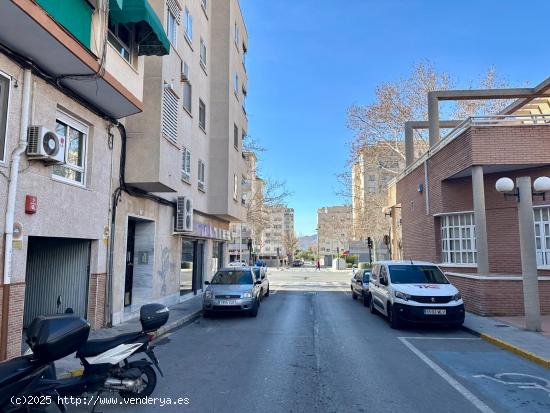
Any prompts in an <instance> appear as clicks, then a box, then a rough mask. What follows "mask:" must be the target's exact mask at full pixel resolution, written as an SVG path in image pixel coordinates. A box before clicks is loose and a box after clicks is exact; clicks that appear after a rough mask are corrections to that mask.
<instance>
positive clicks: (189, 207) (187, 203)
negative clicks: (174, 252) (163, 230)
mask: <svg viewBox="0 0 550 413" xmlns="http://www.w3.org/2000/svg"><path fill="white" fill-rule="evenodd" d="M192 231H193V200H192V199H191V198H189V197H187V196H179V197H178V198H177V199H176V222H175V225H174V232H192Z"/></svg>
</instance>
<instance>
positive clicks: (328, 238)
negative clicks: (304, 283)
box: [317, 205, 353, 265]
mask: <svg viewBox="0 0 550 413" xmlns="http://www.w3.org/2000/svg"><path fill="white" fill-rule="evenodd" d="M352 216H353V212H352V206H351V205H337V206H329V207H322V208H319V209H318V210H317V236H318V245H319V256H320V257H321V260H322V261H323V263H324V265H331V264H332V257H333V256H335V255H336V254H337V253H338V252H339V253H342V252H344V250H345V248H346V246H347V245H348V241H349V240H350V239H351V237H352V233H353V230H352Z"/></svg>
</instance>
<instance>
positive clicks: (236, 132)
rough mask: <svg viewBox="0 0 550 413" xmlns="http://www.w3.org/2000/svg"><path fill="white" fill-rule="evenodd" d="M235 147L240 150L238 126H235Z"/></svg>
mask: <svg viewBox="0 0 550 413" xmlns="http://www.w3.org/2000/svg"><path fill="white" fill-rule="evenodd" d="M233 146H234V147H235V149H236V150H239V128H238V126H237V125H233Z"/></svg>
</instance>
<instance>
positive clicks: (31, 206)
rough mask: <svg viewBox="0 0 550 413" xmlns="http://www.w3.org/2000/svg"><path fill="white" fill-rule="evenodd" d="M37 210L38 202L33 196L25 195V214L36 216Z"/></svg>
mask: <svg viewBox="0 0 550 413" xmlns="http://www.w3.org/2000/svg"><path fill="white" fill-rule="evenodd" d="M37 208H38V200H37V198H36V197H35V196H34V195H27V196H26V197H25V213H26V214H36V210H37Z"/></svg>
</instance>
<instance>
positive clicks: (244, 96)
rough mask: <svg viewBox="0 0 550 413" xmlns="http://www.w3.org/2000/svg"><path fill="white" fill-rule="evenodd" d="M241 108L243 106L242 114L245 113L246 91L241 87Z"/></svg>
mask: <svg viewBox="0 0 550 413" xmlns="http://www.w3.org/2000/svg"><path fill="white" fill-rule="evenodd" d="M242 96H243V97H242V106H243V111H244V113H246V89H245V88H244V87H243V93H242Z"/></svg>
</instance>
